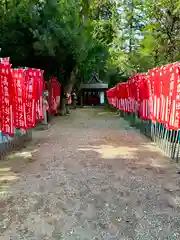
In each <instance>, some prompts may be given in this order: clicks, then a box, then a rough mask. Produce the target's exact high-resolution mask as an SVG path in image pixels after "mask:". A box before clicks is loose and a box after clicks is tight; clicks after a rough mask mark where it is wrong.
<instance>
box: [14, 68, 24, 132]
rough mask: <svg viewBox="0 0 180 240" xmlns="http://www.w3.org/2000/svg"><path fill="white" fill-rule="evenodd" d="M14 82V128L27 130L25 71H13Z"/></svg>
mask: <svg viewBox="0 0 180 240" xmlns="http://www.w3.org/2000/svg"><path fill="white" fill-rule="evenodd" d="M11 73H12V82H13V89H14V101H13V115H14V127H16V128H23V129H27V124H26V102H25V100H26V99H25V85H24V78H25V73H24V70H23V69H21V68H19V69H12V70H11Z"/></svg>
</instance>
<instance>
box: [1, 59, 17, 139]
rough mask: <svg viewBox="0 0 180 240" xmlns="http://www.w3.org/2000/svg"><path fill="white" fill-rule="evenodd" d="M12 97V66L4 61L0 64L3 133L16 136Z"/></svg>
mask: <svg viewBox="0 0 180 240" xmlns="http://www.w3.org/2000/svg"><path fill="white" fill-rule="evenodd" d="M12 97H13V85H12V76H11V65H10V64H9V63H7V61H4V62H3V61H2V63H0V106H1V131H2V133H4V134H8V135H10V136H13V135H14V127H13V106H12Z"/></svg>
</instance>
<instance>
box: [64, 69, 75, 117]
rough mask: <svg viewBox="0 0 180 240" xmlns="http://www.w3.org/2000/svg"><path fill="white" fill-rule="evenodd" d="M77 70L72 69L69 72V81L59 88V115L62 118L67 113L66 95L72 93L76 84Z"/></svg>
mask: <svg viewBox="0 0 180 240" xmlns="http://www.w3.org/2000/svg"><path fill="white" fill-rule="evenodd" d="M77 72H78V70H77V68H74V69H73V70H72V72H71V76H70V80H69V82H68V83H67V84H66V85H65V86H62V88H61V102H60V115H61V116H64V115H66V114H67V113H68V112H69V109H68V99H67V94H68V93H71V92H72V89H73V87H74V85H75V83H76V75H77Z"/></svg>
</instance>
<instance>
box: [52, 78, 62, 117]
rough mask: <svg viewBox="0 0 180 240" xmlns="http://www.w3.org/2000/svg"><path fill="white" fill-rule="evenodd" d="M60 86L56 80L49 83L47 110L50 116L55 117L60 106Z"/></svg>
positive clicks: (53, 79)
mask: <svg viewBox="0 0 180 240" xmlns="http://www.w3.org/2000/svg"><path fill="white" fill-rule="evenodd" d="M60 94H61V84H60V83H59V82H58V81H57V79H56V78H52V79H50V81H49V110H50V114H52V115H55V114H57V111H58V106H59V104H60Z"/></svg>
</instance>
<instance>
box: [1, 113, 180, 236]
mask: <svg viewBox="0 0 180 240" xmlns="http://www.w3.org/2000/svg"><path fill="white" fill-rule="evenodd" d="M71 115H72V116H71V117H64V118H55V119H54V120H53V123H52V127H51V128H50V129H48V130H46V131H35V132H34V133H33V139H34V140H33V142H32V144H31V145H30V146H28V147H27V148H26V149H23V151H21V152H20V153H16V154H13V155H12V156H9V158H8V160H6V161H3V162H1V163H0V194H1V195H0V199H1V200H0V214H1V215H0V240H1V239H2V240H10V239H12V240H20V239H25V240H45V239H46V240H48V239H49V240H60V239H63V240H66V239H67V240H71V239H72V240H76V239H80V240H86V239H87V240H91V239H92V240H93V239H94V240H95V239H96V240H101V239H105V240H106V239H107V240H111V239H112V240H113V239H117V240H128V239H134V240H151V239H152V240H158V239H160V240H161V239H162V240H165V239H169V240H171V239H172V240H176V239H180V188H179V186H180V175H178V174H177V171H176V168H175V166H174V165H173V164H171V163H169V162H168V160H167V159H166V158H163V156H162V154H161V152H160V151H159V150H158V149H157V148H156V147H155V146H153V144H151V143H149V142H148V140H147V139H146V138H145V137H143V136H142V135H140V134H139V133H138V132H136V131H135V130H133V129H131V128H130V127H129V126H128V124H127V123H126V122H125V121H124V120H123V119H120V117H119V116H116V115H115V114H114V113H110V112H107V111H106V110H104V109H91V108H84V109H77V110H76V111H72V113H71Z"/></svg>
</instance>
